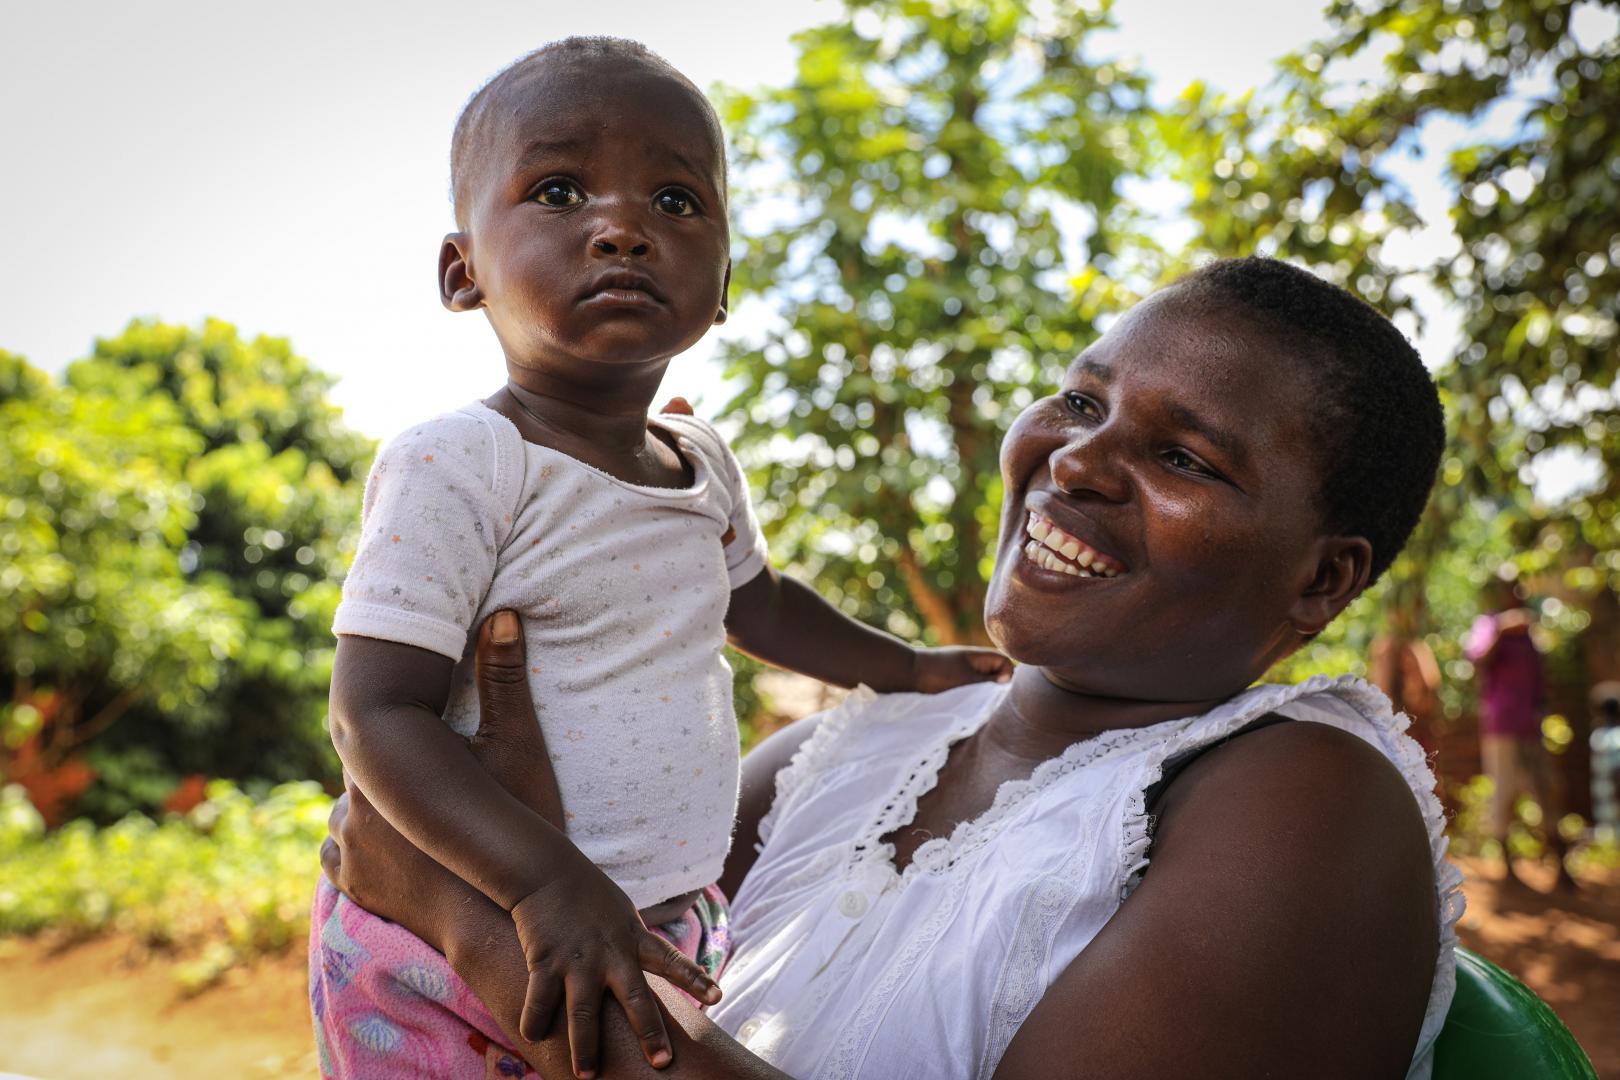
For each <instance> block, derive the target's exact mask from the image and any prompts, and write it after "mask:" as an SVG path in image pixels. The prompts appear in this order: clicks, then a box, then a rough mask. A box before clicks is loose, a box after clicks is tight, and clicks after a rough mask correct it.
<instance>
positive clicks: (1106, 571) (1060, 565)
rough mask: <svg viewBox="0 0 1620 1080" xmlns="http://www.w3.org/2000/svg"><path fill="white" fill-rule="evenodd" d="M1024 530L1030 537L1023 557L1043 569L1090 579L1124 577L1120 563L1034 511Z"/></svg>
mask: <svg viewBox="0 0 1620 1080" xmlns="http://www.w3.org/2000/svg"><path fill="white" fill-rule="evenodd" d="M1024 530H1025V532H1026V533H1027V534H1028V535H1029V540H1028V541H1027V542H1026V543H1025V544H1024V556H1025V557H1026V558H1028V559H1029V560H1030V561H1031V562H1033V563H1035V565H1037V566H1040V567H1043V568H1044V569H1047V570H1055V571H1057V572H1058V573H1060V574H1068V575H1069V576H1070V577H1089V578H1112V577H1118V576H1119V575H1121V574H1123V573H1125V566H1124V565H1123V564H1121V563H1120V562H1119V560H1117V559H1115V558H1112V557H1111V556H1108V555H1104V554H1103V553H1102V552H1100V551H1098V550H1097V549H1096V548H1094V547H1091V546H1090V545H1089V544H1086V543H1084V542H1083V541H1081V540H1080V539H1078V538H1077V537H1074V536H1071V535H1069V534H1068V533H1066V532H1064V531H1063V530H1062V529H1060V528H1058V526H1057V523H1056V522H1054V521H1052V519H1050V518H1046V517H1042V516H1041V515H1040V514H1037V513H1035V511H1033V510H1031V511H1030V512H1029V521H1028V523H1027V524H1026V525H1025V527H1024Z"/></svg>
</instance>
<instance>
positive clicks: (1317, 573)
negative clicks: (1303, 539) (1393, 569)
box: [1289, 536, 1372, 637]
mask: <svg viewBox="0 0 1620 1080" xmlns="http://www.w3.org/2000/svg"><path fill="white" fill-rule="evenodd" d="M1371 572H1372V544H1371V543H1370V542H1369V541H1368V540H1367V539H1366V538H1365V537H1361V536H1324V537H1322V539H1321V540H1320V541H1318V544H1317V549H1316V566H1315V570H1314V571H1313V573H1312V576H1311V579H1310V581H1309V582H1308V583H1307V585H1306V586H1305V590H1304V591H1303V592H1302V593H1300V595H1299V596H1298V597H1297V598H1296V599H1295V601H1294V608H1293V611H1291V612H1290V613H1289V615H1290V618H1291V619H1292V621H1293V624H1294V629H1295V630H1297V631H1299V633H1300V634H1302V635H1304V636H1305V637H1309V636H1310V635H1312V634H1317V633H1320V632H1321V631H1322V629H1323V628H1324V627H1326V626H1327V624H1328V623H1330V622H1332V621H1333V620H1334V619H1336V618H1338V615H1339V612H1341V611H1343V610H1344V609H1345V608H1347V607H1349V606H1350V602H1351V601H1352V600H1354V599H1355V598H1356V597H1358V596H1360V595H1361V592H1362V590H1363V589H1365V588H1366V587H1367V579H1368V577H1369V576H1370V575H1371Z"/></svg>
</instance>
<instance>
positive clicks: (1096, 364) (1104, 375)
mask: <svg viewBox="0 0 1620 1080" xmlns="http://www.w3.org/2000/svg"><path fill="white" fill-rule="evenodd" d="M1074 371H1075V374H1077V375H1090V376H1091V377H1092V378H1094V379H1096V380H1097V381H1098V382H1102V383H1107V382H1112V381H1113V380H1114V369H1113V368H1111V367H1109V366H1108V365H1107V364H1104V363H1102V362H1101V361H1099V360H1077V361H1075V364H1074Z"/></svg>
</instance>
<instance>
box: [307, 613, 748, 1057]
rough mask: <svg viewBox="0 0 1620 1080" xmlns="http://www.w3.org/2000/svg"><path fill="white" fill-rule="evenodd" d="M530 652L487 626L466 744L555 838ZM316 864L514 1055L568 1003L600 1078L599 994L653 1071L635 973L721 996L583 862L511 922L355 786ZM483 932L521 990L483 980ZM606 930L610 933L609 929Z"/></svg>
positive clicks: (654, 1022) (646, 1006) (655, 1036)
mask: <svg viewBox="0 0 1620 1080" xmlns="http://www.w3.org/2000/svg"><path fill="white" fill-rule="evenodd" d="M526 655H527V654H526V650H525V647H524V642H523V628H522V622H521V620H519V619H518V618H517V616H516V615H514V614H513V613H512V612H510V611H498V612H495V613H494V614H492V615H491V616H490V617H489V618H487V619H486V620H484V623H483V625H482V626H480V628H479V635H478V652H477V687H478V698H479V726H478V731H477V733H476V734H475V735H474V736H473V737H472V739H470V740H469V743H468V745H469V748H470V749H471V751H472V753H473V756H474V757H475V758H476V759H477V760H478V764H479V765H480V766H481V767H482V768H483V769H484V770H486V771H487V772H488V773H489V774H490V775H491V777H493V778H494V780H495V781H496V782H497V783H499V784H500V785H501V786H502V787H504V788H505V789H506V790H507V791H508V792H510V793H511V794H512V795H513V796H514V797H515V798H517V799H518V800H519V801H520V802H522V803H524V804H525V805H526V806H527V807H528V808H529V809H531V810H533V811H535V812H536V813H537V814H539V815H540V816H542V817H544V818H546V819H547V820H548V821H550V822H551V823H552V824H554V825H556V826H558V827H559V828H560V827H561V825H562V821H563V810H562V804H561V800H560V798H559V797H558V796H557V792H556V788H555V785H554V784H551V783H548V782H546V780H545V779H544V777H546V776H548V775H549V769H547V768H546V767H545V766H546V759H545V752H546V751H545V744H544V740H543V739H542V737H541V735H540V728H539V722H538V720H537V719H536V717H535V712H534V702H533V699H532V698H531V697H530V688H529V682H528V678H527V674H526V659H525V657H526ZM321 862H322V865H323V867H324V868H325V869H326V873H327V877H328V878H329V879H330V880H331V882H332V884H333V885H334V886H336V887H337V888H338V889H339V891H341V892H343V893H344V894H345V895H347V896H348V897H349V898H350V899H352V900H354V901H356V902H357V903H359V904H361V906H363V907H365V908H366V909H367V910H369V911H371V912H373V913H374V914H377V915H380V916H382V917H383V918H386V919H389V920H391V921H393V922H397V923H399V924H400V925H402V926H404V927H405V928H406V929H408V930H410V931H412V932H413V933H415V934H416V935H417V936H418V937H420V938H422V940H424V941H426V942H427V943H428V944H430V945H432V946H433V947H434V948H436V949H438V950H439V951H440V952H442V953H444V954H445V955H446V956H447V957H448V958H449V959H450V962H451V966H452V967H453V968H454V969H455V970H456V972H457V973H458V974H459V975H461V977H462V978H463V979H465V980H466V981H467V982H468V984H469V985H471V986H473V989H474V991H475V992H476V993H478V995H479V997H481V998H482V999H483V1000H484V1002H485V1004H486V1005H487V1006H488V1007H489V1009H490V1011H491V1013H492V1014H493V1015H494V1016H495V1018H496V1019H497V1020H498V1021H499V1022H500V1023H501V1026H502V1028H503V1029H505V1030H506V1032H507V1034H508V1035H509V1036H513V1037H514V1039H515V1041H517V1042H518V1043H519V1046H520V1048H521V1047H522V1045H524V1044H530V1045H532V1044H533V1043H534V1042H535V1041H538V1040H539V1039H541V1038H543V1037H544V1036H545V1035H546V1033H547V1032H548V1031H549V1030H550V1029H551V1026H552V1018H553V1014H554V1012H555V1010H556V1006H557V1005H558V1004H559V1003H560V999H562V998H563V996H564V994H566V999H567V1014H566V1015H567V1020H568V1022H567V1028H568V1034H569V1041H570V1045H571V1046H572V1048H573V1067H574V1071H575V1073H576V1075H580V1076H588V1075H591V1074H592V1073H593V1072H594V1070H595V1065H596V1061H597V1057H598V1046H599V1041H598V1039H599V1031H598V1027H599V1018H600V1016H601V1009H602V1004H603V1001H602V999H603V991H604V989H608V990H611V991H612V993H613V996H614V997H616V998H617V999H618V1000H619V1002H620V1003H621V1004H622V1005H623V1006H624V1009H625V1012H626V1014H628V1016H629V1018H630V1023H631V1025H632V1028H633V1030H634V1031H635V1032H636V1033H637V1037H638V1038H639V1040H640V1042H641V1045H642V1051H643V1053H644V1054H645V1055H646V1058H647V1061H648V1062H650V1063H651V1064H653V1065H654V1066H655V1067H662V1066H664V1065H666V1064H668V1062H669V1061H670V1056H671V1050H670V1041H669V1035H668V1033H667V1031H666V1029H665V1026H664V1020H663V1015H662V1013H661V1012H660V1010H659V1008H658V1004H657V1001H656V998H655V995H654V994H653V992H652V990H651V989H650V988H649V987H648V985H647V982H646V979H645V978H644V977H643V975H642V971H643V970H645V971H648V972H651V973H654V974H658V975H662V976H664V977H665V978H667V979H669V980H670V981H671V982H673V983H675V984H676V985H677V986H680V987H682V988H684V989H685V990H687V991H688V992H689V993H691V994H692V995H693V996H694V997H697V998H698V999H700V1000H704V1001H708V1002H710V1003H712V1002H714V1001H717V1000H719V997H720V991H719V987H718V986H716V985H715V984H714V982H713V981H712V980H711V979H710V978H709V977H708V975H707V973H706V972H704V971H703V969H702V968H700V967H699V966H698V965H697V964H696V962H694V961H693V960H691V959H690V958H688V957H686V956H684V955H683V954H682V953H681V952H680V951H679V950H677V949H676V948H675V947H674V946H673V945H671V944H670V943H669V942H667V941H665V940H664V939H663V938H660V937H658V936H657V935H655V934H653V933H652V932H651V931H649V930H647V928H646V927H645V925H644V924H643V923H642V921H641V919H640V917H639V916H638V915H637V913H636V910H635V908H634V907H633V906H632V905H631V903H630V901H629V899H628V898H627V897H626V896H625V895H624V893H623V892H622V891H621V890H620V889H619V888H618V887H617V886H615V885H614V884H613V882H612V881H611V880H609V879H608V877H607V876H606V875H605V874H603V873H602V872H601V870H599V869H598V868H597V867H595V866H594V865H592V864H591V863H590V861H589V860H587V859H585V858H584V857H583V856H579V858H578V859H577V860H575V862H576V863H577V866H575V867H574V872H573V873H569V874H566V875H559V876H558V877H557V878H555V879H554V880H553V881H551V882H548V883H547V885H546V886H545V887H544V888H543V889H541V890H539V891H538V892H536V893H535V894H533V895H531V896H530V897H527V898H525V899H524V900H523V901H522V902H520V903H519V904H518V905H516V906H515V907H514V909H513V912H512V914H511V916H510V917H508V916H507V915H506V913H505V912H502V911H501V910H500V908H499V907H498V906H496V905H494V904H493V903H492V902H490V901H488V900H487V898H485V897H484V896H483V894H482V893H479V892H478V891H477V890H475V889H473V888H472V886H470V885H468V884H467V883H465V882H464V881H462V880H461V879H460V878H459V877H457V876H456V875H455V874H453V873H451V872H450V871H448V870H446V869H444V868H443V867H442V866H440V865H439V864H438V863H437V862H435V861H434V860H433V859H431V858H430V857H428V856H427V855H425V854H423V853H422V852H421V851H419V850H418V849H417V848H416V847H415V846H413V845H412V844H411V843H410V841H408V840H406V839H405V838H404V837H403V836H402V835H400V834H399V832H398V831H396V830H395V829H394V828H393V826H392V825H390V824H389V823H388V822H387V821H386V820H385V819H384V818H383V817H382V815H381V814H379V813H377V812H376V810H375V809H374V808H373V807H372V806H371V805H370V803H369V802H368V801H367V800H366V798H365V795H364V793H363V792H361V791H360V789H359V788H357V787H355V786H354V785H352V784H351V785H350V786H349V789H348V791H347V792H346V794H345V796H344V797H343V798H342V799H340V800H339V801H338V803H337V804H336V805H335V806H334V807H333V811H332V818H331V827H330V835H329V836H328V837H327V840H326V842H325V843H324V844H323V845H322V851H321ZM486 908H487V909H489V910H487V911H486V910H484V909H486ZM610 913H612V915H616V916H617V918H613V917H611V916H610ZM492 926H493V927H496V928H498V929H499V930H500V935H499V936H500V937H501V938H503V939H509V938H510V936H511V935H513V932H514V929H515V931H516V935H515V936H516V937H517V939H518V941H519V942H521V953H520V954H518V955H520V957H521V959H522V960H526V961H527V967H528V971H529V975H528V978H527V984H528V985H527V988H526V990H525V987H524V986H522V985H521V984H518V983H516V982H515V981H513V980H510V979H505V978H502V979H494V978H492V977H490V973H491V971H492V970H493V966H492V964H491V957H490V948H491V945H490V942H491V941H492V940H493V939H494V938H493V935H492V929H491V928H492ZM604 927H606V928H609V929H613V930H616V932H615V933H604V932H603V928H604ZM508 947H509V948H510V947H511V946H508ZM514 953H517V950H516V949H514ZM501 966H503V967H504V966H505V965H504V964H502V965H501Z"/></svg>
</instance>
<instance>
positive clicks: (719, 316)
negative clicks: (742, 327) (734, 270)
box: [714, 259, 731, 326]
mask: <svg viewBox="0 0 1620 1080" xmlns="http://www.w3.org/2000/svg"><path fill="white" fill-rule="evenodd" d="M730 299H731V260H730V259H727V260H726V280H725V281H723V282H721V283H720V310H719V311H717V312H715V316H714V325H716V326H721V325H723V324H724V323H725V321H726V308H727V306H728V304H729V301H730Z"/></svg>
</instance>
